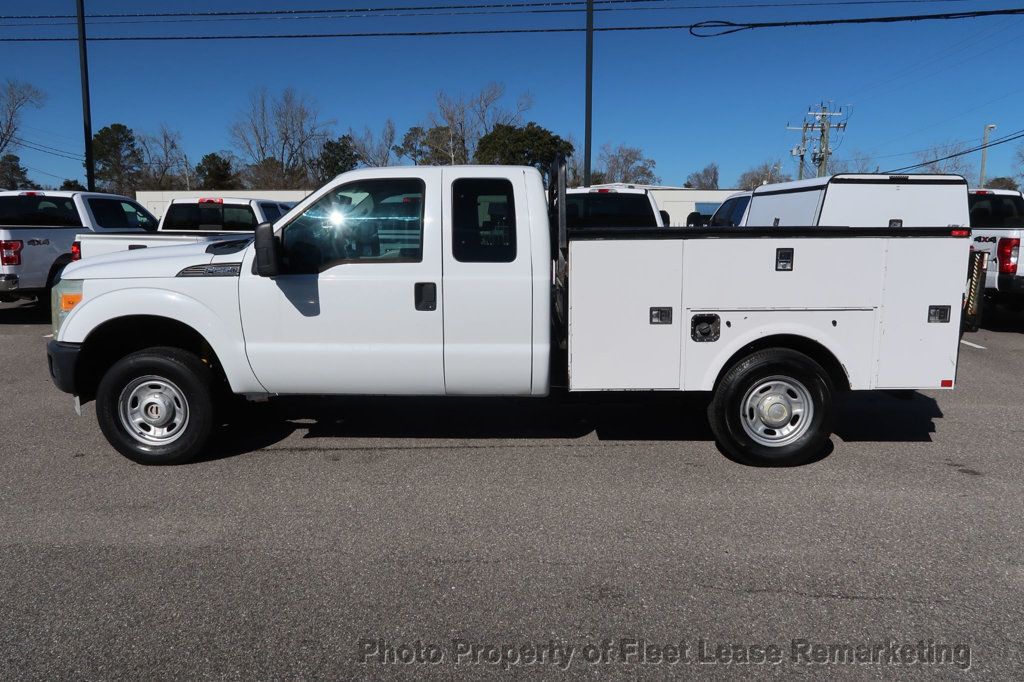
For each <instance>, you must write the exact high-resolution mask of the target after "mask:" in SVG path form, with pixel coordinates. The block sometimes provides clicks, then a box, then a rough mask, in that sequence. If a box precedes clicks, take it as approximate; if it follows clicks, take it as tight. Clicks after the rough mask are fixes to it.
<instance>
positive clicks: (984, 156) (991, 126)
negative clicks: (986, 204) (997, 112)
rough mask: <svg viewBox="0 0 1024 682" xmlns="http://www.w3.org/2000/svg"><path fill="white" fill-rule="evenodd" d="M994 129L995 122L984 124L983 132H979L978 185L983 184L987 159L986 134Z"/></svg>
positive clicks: (982, 185)
mask: <svg viewBox="0 0 1024 682" xmlns="http://www.w3.org/2000/svg"><path fill="white" fill-rule="evenodd" d="M995 129H996V124H995V123H989V124H988V125H987V126H985V132H983V133H982V134H981V173H980V174H979V175H980V177H979V178H978V187H984V186H985V162H986V161H988V134H989V133H990V132H992V131H993V130H995Z"/></svg>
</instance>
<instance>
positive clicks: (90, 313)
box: [57, 277, 266, 393]
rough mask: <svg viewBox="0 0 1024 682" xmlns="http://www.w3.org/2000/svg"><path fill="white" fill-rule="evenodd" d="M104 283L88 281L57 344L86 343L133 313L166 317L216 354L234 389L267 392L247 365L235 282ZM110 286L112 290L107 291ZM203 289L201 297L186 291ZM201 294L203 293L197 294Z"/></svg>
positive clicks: (65, 322) (181, 279)
mask: <svg viewBox="0 0 1024 682" xmlns="http://www.w3.org/2000/svg"><path fill="white" fill-rule="evenodd" d="M112 284H113V283H111V284H108V283H107V282H105V281H90V280H86V282H85V297H84V298H83V300H82V302H81V303H80V304H78V306H76V307H75V309H74V310H72V311H71V313H70V314H69V315H68V317H67V319H65V320H64V324H62V325H61V328H60V331H59V332H58V336H57V340H58V341H61V342H64V343H83V342H85V340H86V339H87V338H88V337H89V335H90V334H91V333H92V332H93V331H95V330H96V329H97V328H99V327H100V326H101V325H103V324H104V323H106V322H110V321H112V320H115V319H117V318H122V317H130V316H133V315H149V316H155V317H164V318H168V319H172V320H175V321H177V322H180V323H182V324H185V325H188V326H189V327H191V328H192V329H194V330H195V331H196V332H197V333H198V334H199V335H200V336H202V337H203V338H204V339H205V340H206V342H207V343H208V344H209V345H210V348H212V349H213V352H214V353H216V354H217V359H218V360H219V361H220V364H221V366H222V367H223V368H224V373H225V374H226V375H227V380H228V383H229V384H230V386H231V390H232V391H233V392H235V393H265V392H266V391H265V389H264V388H263V386H262V385H261V384H260V382H259V380H258V379H257V378H256V375H254V374H253V372H252V368H251V367H250V366H249V360H248V358H247V357H246V354H245V340H244V337H243V335H242V325H241V320H240V318H239V312H238V280H237V279H235V278H228V277H225V278H196V279H195V281H189V280H187V279H184V278H176V279H175V280H174V282H173V286H174V288H173V289H171V288H163V287H161V286H160V285H159V284H158V283H149V284H148V285H147V286H138V287H129V288H113V287H112ZM108 286H111V288H109V289H107V287H108ZM197 286H202V292H201V293H202V298H203V300H199V298H198V296H195V295H192V294H190V292H188V291H183V289H189V288H194V287H197ZM196 293H199V292H196Z"/></svg>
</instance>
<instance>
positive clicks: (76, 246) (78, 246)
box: [71, 242, 82, 261]
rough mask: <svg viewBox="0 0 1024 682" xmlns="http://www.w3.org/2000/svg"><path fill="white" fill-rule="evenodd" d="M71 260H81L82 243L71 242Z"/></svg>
mask: <svg viewBox="0 0 1024 682" xmlns="http://www.w3.org/2000/svg"><path fill="white" fill-rule="evenodd" d="M71 260H73V261H76V260H82V242H71Z"/></svg>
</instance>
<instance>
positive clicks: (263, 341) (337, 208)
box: [239, 168, 444, 395]
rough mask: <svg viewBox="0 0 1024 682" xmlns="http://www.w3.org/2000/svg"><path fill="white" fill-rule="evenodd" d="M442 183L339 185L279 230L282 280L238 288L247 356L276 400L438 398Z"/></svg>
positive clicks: (402, 172)
mask: <svg viewBox="0 0 1024 682" xmlns="http://www.w3.org/2000/svg"><path fill="white" fill-rule="evenodd" d="M439 186H440V171H437V170H433V169H416V168H401V169H398V168H396V169H389V170H384V169H376V170H373V171H363V172H359V173H350V174H347V175H346V181H345V182H343V183H340V184H337V185H333V186H329V187H327V188H326V189H324V190H321V191H320V192H318V193H317V196H315V197H314V199H313V201H312V202H311V203H309V204H308V205H307V206H306V208H305V210H303V211H301V212H299V213H298V214H297V215H296V216H295V217H294V218H293V219H292V220H290V221H289V222H288V223H287V224H286V225H283V226H278V229H277V235H278V237H279V239H280V243H281V252H282V265H283V273H284V274H281V275H279V276H276V277H259V276H257V275H256V274H254V273H253V269H252V261H253V258H254V251H255V250H254V249H249V250H248V253H247V256H246V259H245V262H244V263H243V266H242V275H241V278H240V281H239V287H240V291H239V301H240V311H241V319H242V329H243V332H244V335H245V346H246V354H247V355H248V358H249V363H250V365H251V366H252V369H253V372H254V373H255V374H256V376H257V378H258V379H259V380H260V382H261V383H262V384H263V386H264V387H265V388H266V389H267V391H269V392H271V393H285V394H288V393H291V394H417V395H441V394H443V393H444V346H443V341H444V339H443V327H442V310H441V302H442V300H443V298H442V295H441V284H442V282H441V235H440V225H441V200H440V196H439V195H438V194H437V191H436V188H437V187H439Z"/></svg>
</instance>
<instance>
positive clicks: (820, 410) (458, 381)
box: [47, 165, 969, 464]
mask: <svg viewBox="0 0 1024 682" xmlns="http://www.w3.org/2000/svg"><path fill="white" fill-rule="evenodd" d="M551 177H552V178H554V180H553V181H552V182H551V183H550V188H549V190H548V191H545V188H544V186H543V183H542V176H541V174H540V173H539V172H538V171H537V170H536V169H534V168H530V167H512V166H463V167H460V166H449V167H441V168H434V167H424V166H411V167H397V168H374V169H364V170H357V171H353V172H350V173H345V174H343V175H341V176H339V177H337V178H335V179H334V180H332V181H331V182H330V183H328V184H327V185H326V186H325V187H323V188H321V189H320V190H318V191H316V192H314V193H313V194H311V195H310V196H309V197H307V198H306V199H305V200H303V201H302V202H301V203H300V204H299V205H297V206H296V207H295V208H294V209H293V210H292V211H290V212H289V213H288V214H287V215H285V216H284V217H283V218H282V219H280V220H279V221H278V222H277V223H275V224H271V223H263V224H261V225H259V226H258V227H257V228H256V230H255V234H254V235H253V236H244V235H236V236H231V235H229V236H226V237H221V238H219V239H218V240H214V241H211V242H208V243H200V244H190V245H184V246H176V247H167V248H161V249H144V250H136V251H133V252H126V253H120V254H111V255H107V256H100V257H96V258H90V259H85V260H83V261H81V262H79V263H76V264H73V265H71V266H69V267H68V269H67V270H66V272H65V277H64V278H63V279H62V280H61V282H60V283H59V285H58V286H57V287H56V289H55V290H54V296H53V307H54V314H55V321H54V330H55V331H54V333H55V338H54V340H53V341H52V342H51V343H50V344H49V345H48V349H47V351H48V361H49V364H50V370H51V375H52V377H53V380H54V383H55V384H56V385H57V386H58V387H59V388H60V389H61V390H64V391H66V392H68V393H71V394H73V395H76V396H77V397H78V399H79V400H80V401H81V400H93V399H95V400H96V414H97V418H98V421H99V424H100V428H101V429H102V431H103V433H104V435H105V436H106V437H107V439H108V440H109V442H110V443H111V444H112V445H113V446H114V447H115V448H116V449H117V450H119V451H120V452H121V453H123V454H124V455H126V456H128V457H130V458H132V459H134V460H136V461H139V462H145V463H175V462H183V461H187V460H189V459H190V458H192V457H195V456H196V455H197V454H198V453H199V452H201V451H202V449H203V448H204V446H205V443H206V441H207V439H208V437H209V436H210V434H211V431H212V430H213V428H214V426H215V424H216V423H217V422H216V421H215V418H214V416H213V415H214V411H215V410H216V409H217V400H218V396H220V395H222V394H223V393H224V392H226V391H229V392H231V393H235V394H238V395H244V396H247V397H250V398H261V399H262V398H265V397H268V396H277V395H295V394H312V395H323V394H331V395H338V394H355V395H366V394H373V395H425V396H451V395H457V396H467V395H472V396H481V397H485V396H525V397H538V398H540V397H543V396H546V395H548V393H549V392H550V390H551V386H552V384H553V383H558V384H560V385H561V384H565V385H567V386H568V388H569V390H570V391H590V392H597V393H598V394H600V393H601V392H608V391H710V392H712V395H713V400H712V403H711V407H710V408H709V412H708V418H709V420H710V422H711V425H712V428H713V430H714V432H715V435H716V437H717V438H718V440H719V442H720V443H721V444H722V447H723V448H724V449H725V450H726V451H727V452H729V453H732V454H733V455H734V456H736V457H742V458H747V459H753V460H756V461H759V462H763V463H769V464H780V463H792V462H797V461H804V460H806V459H807V458H809V457H813V456H814V455H815V454H816V453H817V452H819V451H820V449H821V448H822V447H823V446H824V444H825V442H826V441H827V439H828V436H829V433H830V432H831V424H832V420H833V418H834V407H833V395H834V394H835V393H836V392H837V391H843V390H851V389H852V390H872V389H895V388H900V389H911V388H934V389H943V388H952V387H953V385H954V381H955V377H956V362H957V351H958V343H959V329H958V325H957V324H956V323H957V321H958V319H959V312H958V311H959V310H960V303H961V298H962V293H963V272H964V269H965V267H966V260H967V254H968V245H969V240H968V239H966V238H965V237H967V236H969V230H962V229H953V230H951V229H948V228H944V227H936V228H930V229H903V228H890V227H887V226H880V227H873V228H870V229H860V228H829V229H828V230H823V229H821V228H817V227H810V228H806V227H792V228H790V227H786V228H779V227H774V228H773V227H768V228H755V227H749V226H748V227H744V228H710V227H708V228H700V227H695V228H691V229H686V230H681V229H680V230H668V229H664V228H661V227H652V228H607V227H600V226H594V227H586V228H578V229H574V230H571V229H569V227H568V224H567V222H568V221H567V219H566V214H567V212H568V211H567V205H568V202H567V201H564V200H563V198H564V197H565V196H566V194H565V192H566V190H565V167H564V165H559V166H558V167H557V168H555V169H553V170H552V171H551ZM911 257H913V258H915V259H925V260H927V262H928V263H929V264H930V265H929V267H928V268H926V269H925V270H924V271H918V270H915V271H913V272H909V271H908V269H906V268H896V267H892V265H891V264H892V263H893V262H904V260H905V259H908V258H911ZM722 262H729V263H731V264H732V267H731V268H730V269H729V271H728V273H725V272H724V271H723V269H722V268H721V267H720V264H721V263H722ZM563 344H564V345H563ZM559 347H565V348H567V351H568V354H567V355H568V357H567V358H565V357H564V356H563V354H561V353H553V352H552V349H553V348H556V349H557V348H559ZM680 418H683V415H680Z"/></svg>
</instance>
